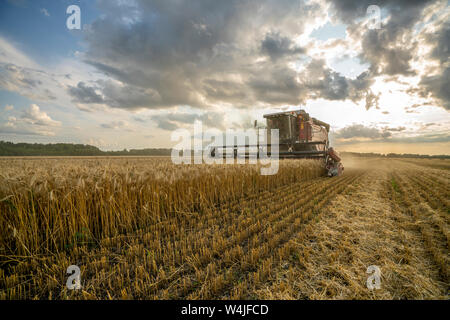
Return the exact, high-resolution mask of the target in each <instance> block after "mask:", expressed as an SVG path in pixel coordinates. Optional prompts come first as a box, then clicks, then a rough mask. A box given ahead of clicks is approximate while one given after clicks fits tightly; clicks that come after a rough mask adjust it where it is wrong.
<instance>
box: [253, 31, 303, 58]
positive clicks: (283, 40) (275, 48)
mask: <svg viewBox="0 0 450 320" xmlns="http://www.w3.org/2000/svg"><path fill="white" fill-rule="evenodd" d="M261 52H262V53H263V54H266V55H268V56H269V57H270V58H271V59H272V60H273V61H276V60H278V59H280V58H283V57H285V56H293V55H298V54H301V53H305V49H303V48H299V47H297V46H295V44H294V43H293V41H292V40H291V39H290V38H288V37H283V36H281V35H280V33H279V32H268V33H267V34H266V36H265V38H264V40H263V41H262V43H261Z"/></svg>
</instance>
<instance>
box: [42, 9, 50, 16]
mask: <svg viewBox="0 0 450 320" xmlns="http://www.w3.org/2000/svg"><path fill="white" fill-rule="evenodd" d="M41 13H42V14H43V15H44V16H46V17H50V13H49V12H48V10H47V9H45V8H42V9H41Z"/></svg>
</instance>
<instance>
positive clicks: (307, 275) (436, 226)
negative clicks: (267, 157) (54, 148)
mask: <svg viewBox="0 0 450 320" xmlns="http://www.w3.org/2000/svg"><path fill="white" fill-rule="evenodd" d="M344 165H345V167H346V169H345V173H344V175H343V176H341V177H337V178H326V177H324V170H323V168H322V166H321V164H320V163H319V162H316V161H313V160H283V161H280V169H279V172H278V174H276V175H273V176H261V175H260V171H259V166H258V165H245V164H241V165H238V164H234V165H178V166H177V165H174V164H172V162H171V161H170V158H164V157H136V158H131V157H129V158H126V157H124V158H119V157H118V158H100V157H99V158H95V157H92V158H89V157H86V158H76V159H75V158H38V157H37V158H26V159H25V158H3V159H1V160H0V169H1V173H0V228H1V233H0V299H448V297H449V296H448V294H449V281H448V279H449V270H448V262H449V251H448V249H449V245H450V240H449V214H450V212H449V199H450V197H449V193H450V192H449V178H450V173H449V168H450V161H448V160H419V159H417V160H416V159H414V160H412V159H408V160H401V159H344ZM71 265H76V266H79V268H80V270H81V285H82V288H81V289H80V290H69V289H68V288H67V286H66V281H67V278H68V276H69V275H68V274H67V273H66V271H67V268H68V267H69V266H71ZM370 265H377V266H379V267H380V269H381V272H382V278H381V288H380V289H378V290H369V289H368V288H367V287H366V279H367V277H368V274H367V273H366V269H367V267H368V266H370Z"/></svg>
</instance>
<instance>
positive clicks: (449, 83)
mask: <svg viewBox="0 0 450 320" xmlns="http://www.w3.org/2000/svg"><path fill="white" fill-rule="evenodd" d="M419 85H420V86H421V89H420V95H421V96H423V97H432V98H434V99H436V100H437V101H438V103H439V104H440V105H442V106H443V107H444V108H445V109H446V110H450V67H446V68H445V69H444V70H443V71H442V72H440V73H439V74H437V75H434V76H424V77H422V79H421V81H420V83H419Z"/></svg>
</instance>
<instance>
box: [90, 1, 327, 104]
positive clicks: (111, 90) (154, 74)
mask: <svg viewBox="0 0 450 320" xmlns="http://www.w3.org/2000/svg"><path fill="white" fill-rule="evenodd" d="M100 7H101V9H102V11H103V13H104V15H103V16H102V18H100V19H97V20H96V21H95V22H93V23H92V24H91V25H90V26H89V28H88V29H87V32H86V38H85V40H86V43H87V45H88V50H87V52H86V54H85V55H84V61H85V62H86V63H88V64H90V65H91V66H93V67H95V68H97V70H99V71H101V72H102V73H103V74H105V75H107V76H108V77H110V78H111V79H112V81H111V82H109V83H108V82H103V83H99V84H98V88H99V92H98V94H99V95H102V96H103V97H104V100H105V103H106V104H107V105H109V106H110V107H113V108H122V109H130V110H137V109H144V108H147V109H163V108H171V107H176V106H186V105H187V106H191V107H194V108H199V109H210V108H212V107H213V106H215V105H217V104H219V103H226V104H232V105H234V106H236V107H249V106H254V105H257V104H278V103H292V102H295V103H298V102H299V101H301V99H300V98H299V96H300V95H301V84H299V83H296V77H297V74H296V72H295V71H294V70H293V69H292V68H290V67H289V63H291V62H293V61H295V59H296V58H297V56H298V54H300V53H303V52H304V49H302V48H300V47H298V46H297V45H296V43H295V41H294V38H295V37H297V36H299V35H300V34H301V33H302V31H303V30H304V26H305V25H307V24H308V22H309V21H314V20H315V19H317V18H318V17H319V16H320V14H321V10H320V9H321V6H320V3H318V2H312V3H308V4H306V3H305V2H303V1H298V0H283V1H275V0H267V1H256V0H246V1H235V0H230V1H220V2H210V1H205V0H194V1H191V2H190V3H189V6H186V5H183V3H178V2H170V1H165V2H160V1H135V2H134V5H133V6H129V5H127V4H124V3H123V2H111V1H100ZM255 13H256V14H255ZM322 18H323V17H322ZM264 57H269V61H266V62H262V61H261V59H262V58H264ZM266 87H268V88H270V89H271V92H266V91H265V88H266ZM128 92H130V93H131V92H133V93H134V94H129V95H128V96H127V97H126V99H119V98H122V97H123V96H124V95H125V94H126V93H128Z"/></svg>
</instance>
